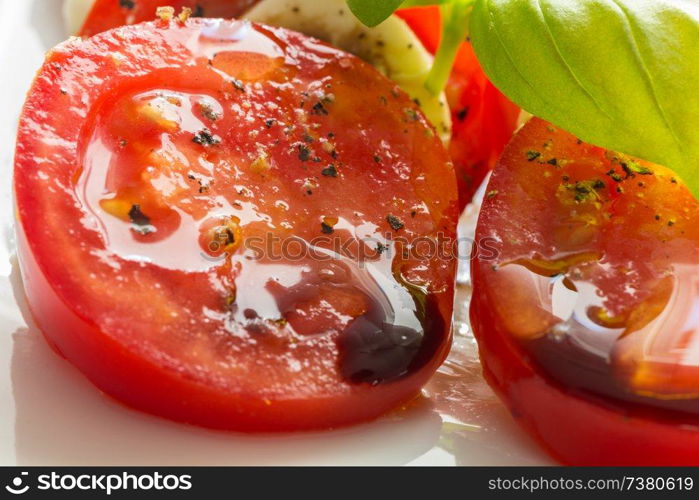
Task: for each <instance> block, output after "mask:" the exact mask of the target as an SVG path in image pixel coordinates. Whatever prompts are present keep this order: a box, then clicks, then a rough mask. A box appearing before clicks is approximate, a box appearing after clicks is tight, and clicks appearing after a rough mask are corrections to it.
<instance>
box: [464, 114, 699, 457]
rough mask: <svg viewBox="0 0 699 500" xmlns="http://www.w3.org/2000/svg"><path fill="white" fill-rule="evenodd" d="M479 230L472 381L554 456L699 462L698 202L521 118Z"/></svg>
mask: <svg viewBox="0 0 699 500" xmlns="http://www.w3.org/2000/svg"><path fill="white" fill-rule="evenodd" d="M487 189H488V191H487V195H486V197H485V198H486V199H485V201H484V204H483V209H482V212H481V215H480V219H479V222H478V228H477V234H476V238H477V241H478V242H479V243H480V246H481V249H482V250H481V252H480V255H479V256H478V258H477V259H476V260H474V262H473V266H472V270H473V285H474V289H473V302H472V305H471V318H472V322H473V328H474V332H475V334H476V336H477V338H478V342H479V345H480V348H481V358H482V361H483V365H484V370H485V374H486V376H487V378H488V380H489V381H490V383H491V384H492V386H493V387H494V388H495V390H496V391H497V392H498V393H499V394H500V396H501V397H502V398H503V399H504V400H505V401H506V402H507V404H508V405H509V407H510V409H511V411H512V413H513V415H515V417H516V418H517V420H519V422H520V423H521V424H522V425H523V426H524V427H525V428H526V429H527V430H528V431H529V432H531V433H532V434H533V435H534V436H536V437H537V438H538V439H539V440H540V441H541V442H542V443H543V444H544V445H545V446H546V447H547V448H548V449H549V450H550V451H551V452H552V453H553V454H554V455H555V456H556V457H558V458H559V459H560V460H562V461H563V462H565V463H570V464H579V465H619V464H622V465H641V464H643V465H651V464H652V465H663V464H694V465H696V464H699V456H698V455H697V452H696V451H697V449H699V393H698V391H697V388H698V387H699V361H698V358H697V355H696V345H697V339H698V338H699V320H698V317H697V311H698V310H699V309H698V307H699V205H698V203H697V201H696V199H695V198H693V196H692V195H691V194H690V193H689V191H688V190H687V189H686V187H685V186H684V185H682V184H681V183H680V182H679V181H678V180H676V179H675V178H674V176H673V174H672V172H670V171H669V170H667V169H665V168H663V167H660V166H657V165H651V164H648V163H645V162H643V161H639V160H636V159H633V158H630V157H628V156H625V155H621V154H616V153H612V152H609V151H605V150H603V149H600V148H597V147H593V146H590V145H588V144H585V143H583V142H581V141H579V140H577V139H576V138H575V137H573V136H571V135H570V134H568V133H567V132H564V131H562V130H560V129H558V128H556V127H553V126H551V125H550V124H548V123H546V122H544V121H542V120H539V119H533V120H531V121H530V122H529V123H528V124H527V125H526V126H525V127H524V128H523V129H522V130H521V131H520V132H518V134H517V135H516V137H515V139H514V140H513V141H512V142H511V143H510V145H509V146H508V147H507V149H506V150H505V152H504V154H503V156H502V159H501V160H500V162H499V164H498V166H497V167H496V169H495V171H494V173H493V176H492V179H491V181H490V184H489V185H488V188H487Z"/></svg>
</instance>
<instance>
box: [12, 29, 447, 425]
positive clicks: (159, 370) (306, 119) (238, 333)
mask: <svg viewBox="0 0 699 500" xmlns="http://www.w3.org/2000/svg"><path fill="white" fill-rule="evenodd" d="M15 194H16V200H17V208H18V214H19V228H18V233H19V234H18V240H19V246H20V260H21V264H22V270H23V277H24V282H25V287H26V291H27V296H28V300H29V304H30V306H31V308H32V311H33V312H34V314H35V316H36V319H37V322H38V324H39V326H40V327H41V329H42V331H43V332H44V334H45V336H46V337H47V338H48V339H49V341H50V342H51V344H52V345H53V346H54V347H55V348H56V349H57V350H58V351H59V352H60V353H62V354H63V355H64V356H65V357H66V358H68V360H69V361H71V362H72V363H74V364H75V365H76V366H77V367H78V368H79V369H81V370H82V371H83V372H84V373H85V374H86V375H87V376H88V377H89V378H90V379H91V380H92V381H93V382H94V383H95V384H96V385H97V386H98V387H100V388H101V389H102V390H104V391H105V392H107V393H108V394H111V395H113V396H115V397H117V398H118V399H120V400H122V401H124V402H126V403H127V404H130V405H132V406H134V407H136V408H139V409H142V410H145V411H149V412H152V413H155V414H158V415H162V416H165V417H168V418H172V419H176V420H181V421H185V422H190V423H194V424H199V425H205V426H210V427H216V428H225V429H237V430H246V431H252V430H292V429H308V428H324V427H333V426H338V425H347V424H351V423H354V422H358V421H362V420H368V419H371V418H375V417H376V416H378V415H380V414H382V413H384V412H385V411H387V410H389V409H391V408H395V407H396V406H398V405H400V404H402V403H405V402H406V401H408V400H410V399H411V398H413V397H415V396H416V394H418V392H419V390H420V387H421V386H422V385H423V384H424V383H425V382H426V381H427V380H428V378H429V377H430V376H431V374H432V373H433V372H434V371H435V370H436V368H437V367H438V366H439V364H440V363H441V361H442V360H443V358H444V357H445V355H446V352H447V351H448V346H449V343H450V327H449V325H450V318H451V311H452V298H453V280H454V273H455V258H454V257H452V256H450V255H444V254H443V253H442V254H439V255H436V254H431V255H423V254H420V255H418V254H415V253H414V252H411V251H410V246H409V245H410V242H411V241H413V239H416V238H419V239H423V240H428V241H438V240H443V241H447V240H453V238H454V234H455V227H456V219H457V200H456V198H457V194H456V187H455V181H454V174H453V170H452V167H451V164H450V162H449V157H448V153H447V152H446V150H445V149H444V147H443V146H442V144H441V142H440V141H439V139H438V138H437V137H436V136H435V135H434V133H433V131H432V129H431V127H430V126H429V125H428V124H427V122H426V120H425V118H424V117H423V116H422V114H421V113H420V112H419V111H417V107H416V105H415V104H414V103H412V101H411V100H410V99H409V97H408V96H407V95H405V94H404V93H402V92H401V91H400V90H399V89H398V88H396V87H395V85H394V84H392V83H391V82H390V81H389V80H387V79H385V78H384V77H383V76H381V75H380V74H379V73H378V72H376V71H375V70H374V69H373V68H372V67H371V66H369V65H367V64H366V63H364V62H362V61H360V60H358V59H357V58H355V57H354V56H351V55H349V54H346V53H344V52H341V51H339V50H336V49H333V48H331V47H329V46H327V45H325V44H322V43H320V42H318V41H315V40H312V39H308V38H306V37H304V36H303V35H300V34H297V33H292V32H288V31H285V30H283V29H276V28H264V27H260V26H256V25H252V24H250V23H247V22H234V21H222V20H211V19H203V20H200V19H192V20H189V21H188V22H186V23H181V22H178V21H173V22H165V21H159V22H155V23H145V24H141V25H135V26H129V27H124V28H119V29H116V30H113V31H109V32H105V33H103V34H100V35H96V36H95V37H92V38H90V39H87V40H80V39H74V40H71V41H69V42H66V43H65V44H63V45H60V46H58V47H57V48H55V49H54V50H52V51H51V52H50V53H49V55H48V58H47V61H46V63H45V65H44V67H43V68H42V70H41V71H40V72H39V74H38V76H37V78H36V81H35V83H34V86H33V88H32V90H31V92H30V94H29V97H28V100H27V102H26V105H25V108H24V113H23V116H22V119H21V123H20V129H19V135H18V145H17V153H16V163H15Z"/></svg>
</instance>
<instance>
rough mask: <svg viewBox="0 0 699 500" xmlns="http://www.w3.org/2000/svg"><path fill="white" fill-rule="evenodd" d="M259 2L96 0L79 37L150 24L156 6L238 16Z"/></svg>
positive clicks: (200, 14)
mask: <svg viewBox="0 0 699 500" xmlns="http://www.w3.org/2000/svg"><path fill="white" fill-rule="evenodd" d="M258 1H259V0H95V3H94V5H93V6H92V9H91V10H90V13H89V14H88V16H87V18H86V19H85V23H84V24H83V27H82V29H81V30H80V35H81V36H92V35H96V34H97V33H102V32H103V31H107V30H109V29H112V28H117V27H119V26H124V25H127V24H137V23H141V22H144V21H152V20H153V19H154V18H155V11H156V9H157V8H158V7H162V6H170V7H174V9H175V11H176V12H180V11H181V10H182V8H183V7H187V8H189V9H192V16H193V17H222V18H225V19H231V18H234V17H238V16H239V15H240V14H242V13H243V12H245V11H246V10H247V9H249V8H250V7H252V6H253V5H254V4H255V3H257V2H258Z"/></svg>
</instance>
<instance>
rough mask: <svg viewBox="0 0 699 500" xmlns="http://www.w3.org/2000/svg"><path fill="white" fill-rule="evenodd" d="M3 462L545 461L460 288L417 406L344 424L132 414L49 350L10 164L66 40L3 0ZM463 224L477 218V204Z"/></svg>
mask: <svg viewBox="0 0 699 500" xmlns="http://www.w3.org/2000/svg"><path fill="white" fill-rule="evenodd" d="M0 12H2V16H0V37H1V38H0V68H1V70H0V71H2V75H3V76H2V80H1V86H0V90H1V92H0V110H2V113H0V141H1V142H0V161H1V164H0V168H1V169H2V172H3V174H2V176H0V228H1V231H2V245H0V332H1V333H0V464H2V465H15V464H18V465H82V464H84V465H266V464H270V465H271V464H274V465H286V464H292V465H307V464H309V465H310V464H316V465H335V464H337V465H343V464H352V465H401V464H410V465H538V464H549V463H551V461H550V459H549V458H548V457H547V456H545V455H544V454H543V453H542V452H541V451H540V450H539V449H538V448H537V447H536V445H534V443H532V441H531V440H530V439H529V438H528V437H527V436H526V435H524V434H523V433H522V432H521V431H520V430H519V429H518V428H517V427H516V425H515V424H514V422H513V421H512V419H511V417H510V416H509V414H508V413H507V411H506V410H505V408H504V407H503V406H502V404H501V403H500V402H499V401H498V400H497V399H496V398H495V396H494V395H493V393H492V392H491V390H490V389H489V388H488V386H487V385H486V384H485V382H484V381H483V379H482V378H481V369H480V365H479V364H478V361H477V353H476V348H475V344H474V341H473V338H472V337H471V335H470V331H469V329H468V324H467V323H466V321H465V318H466V315H467V305H466V304H465V302H466V300H467V299H468V287H466V286H462V287H461V289H460V292H459V293H460V298H459V301H458V303H459V306H458V307H457V312H456V314H457V319H458V322H457V324H456V327H455V328H456V333H457V336H456V341H455V346H454V349H453V352H452V354H451V356H450V358H449V360H448V361H447V362H446V364H445V365H444V366H443V367H442V369H440V371H439V373H438V374H437V375H435V377H434V378H433V380H432V381H431V382H430V384H429V385H428V387H427V388H426V389H425V397H424V398H422V399H421V400H419V401H418V402H417V403H416V404H414V405H412V406H411V407H410V408H407V409H404V410H401V411H398V412H394V413H393V414H391V415H388V416H386V417H384V418H382V419H380V420H378V421H376V422H374V423H371V424H366V425H361V426H356V427H352V428H348V429H343V430H338V431H328V432H317V433H300V434H299V433H297V434H284V435H262V436H261V435H244V434H236V433H225V432H213V431H208V430H204V429H198V428H194V427H190V426H186V425H180V424H175V423H172V422H169V421H167V420H163V419H159V418H156V417H151V416H149V415H145V414H142V413H139V412H136V411H133V410H130V409H127V408H125V407H123V406H121V405H120V404H118V403H116V402H115V401H113V400H111V399H110V398H108V397H105V396H104V395H103V394H101V393H100V392H99V391H98V390H97V389H95V388H94V387H93V386H92V385H91V384H90V383H89V382H88V381H87V380H86V379H85V378H84V377H83V376H82V375H81V374H80V373H79V372H78V371H77V370H76V369H75V368H73V366H72V365H70V364H69V363H68V362H66V361H65V360H63V359H60V358H59V357H57V356H56V355H55V354H53V352H52V351H51V350H50V349H49V348H48V346H47V345H46V343H45V342H44V340H43V338H42V337H41V336H40V333H39V332H38V331H37V329H36V327H35V326H34V325H33V324H32V321H31V318H30V317H28V315H27V314H26V308H25V307H24V301H23V292H22V285H21V280H20V279H19V276H18V270H17V265H16V260H15V259H14V257H13V252H14V250H13V249H14V242H13V240H14V238H13V233H12V214H13V209H12V202H11V171H12V156H13V151H14V141H15V128H16V122H17V117H18V116H19V112H20V108H21V106H22V102H23V100H24V95H25V93H26V91H27V89H28V88H29V85H30V83H31V80H32V77H33V75H34V73H35V71H36V70H37V69H38V68H39V66H40V65H41V62H42V59H43V54H44V53H45V52H46V50H47V49H49V48H50V47H52V46H53V45H55V44H56V43H58V42H60V41H62V40H63V39H64V38H66V34H65V32H64V28H63V25H62V22H61V15H60V13H61V0H21V1H17V0H0ZM471 212H472V213H471V214H470V217H466V218H465V221H464V224H463V225H464V228H465V229H466V230H468V227H469V225H470V224H471V223H472V221H473V218H474V217H473V215H474V214H473V212H474V211H473V210H472V211H471Z"/></svg>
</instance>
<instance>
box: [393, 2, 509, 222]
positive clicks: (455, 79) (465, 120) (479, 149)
mask: <svg viewBox="0 0 699 500" xmlns="http://www.w3.org/2000/svg"><path fill="white" fill-rule="evenodd" d="M396 14H397V15H398V16H399V17H401V18H402V19H403V20H405V21H406V22H407V23H408V25H409V26H410V28H411V29H412V30H413V31H414V32H415V34H416V35H417V36H418V37H419V38H420V40H421V41H422V43H423V45H425V48H427V50H429V51H430V52H432V53H433V54H434V53H435V52H436V50H437V48H438V47H439V40H440V38H441V21H440V15H439V7H437V6H429V7H413V8H407V9H400V10H398V11H397V12H396ZM446 94H447V100H448V102H449V106H450V108H451V111H452V140H451V144H450V147H449V152H450V154H451V156H452V161H453V162H454V167H455V170H456V181H457V183H458V188H459V205H460V207H461V209H462V210H463V208H464V207H465V206H466V205H467V204H468V203H470V202H471V199H472V198H473V195H474V193H475V192H476V190H477V189H478V187H479V186H480V185H481V183H482V182H483V179H485V176H486V175H487V174H488V172H490V171H491V170H492V168H493V166H495V163H496V162H497V160H498V158H499V156H500V153H502V150H503V148H504V147H505V145H506V144H507V142H508V141H509V140H510V138H511V137H512V133H513V132H514V131H515V129H516V127H517V120H518V117H519V112H520V110H519V108H518V107H517V106H516V105H514V104H513V103H512V102H510V100H509V99H507V98H506V97H505V96H504V95H503V94H502V93H501V92H500V91H499V90H498V89H497V88H495V86H494V85H493V84H492V83H490V81H489V80H488V78H487V77H486V76H485V73H483V70H482V69H481V67H480V64H479V63H478V59H477V58H476V54H475V53H474V52H473V47H472V46H471V44H470V43H463V44H462V45H461V48H460V49H459V52H458V54H457V57H456V61H455V63H454V68H453V70H452V74H451V76H450V78H449V81H448V82H447V88H446Z"/></svg>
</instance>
